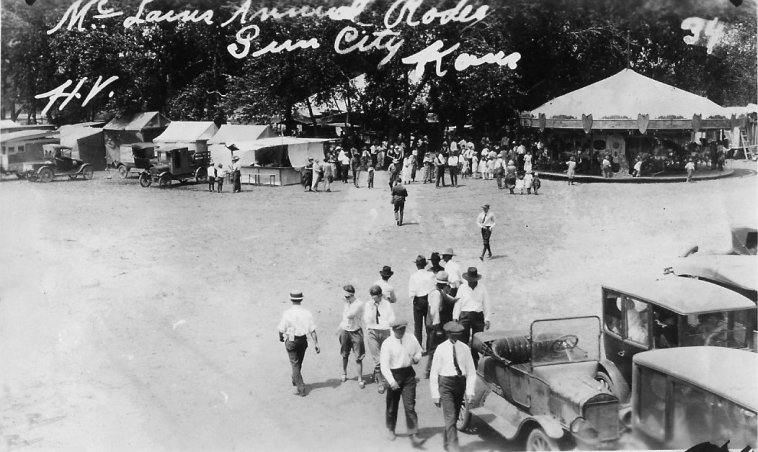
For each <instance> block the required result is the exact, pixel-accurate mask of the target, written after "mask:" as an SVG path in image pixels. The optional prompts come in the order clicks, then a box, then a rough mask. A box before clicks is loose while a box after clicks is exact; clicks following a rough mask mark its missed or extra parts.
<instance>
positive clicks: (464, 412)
mask: <svg viewBox="0 0 758 452" xmlns="http://www.w3.org/2000/svg"><path fill="white" fill-rule="evenodd" d="M469 425H471V410H470V409H469V406H468V403H466V401H465V400H464V401H463V404H462V405H461V411H460V413H458V420H457V421H456V422H455V427H456V428H457V429H458V430H460V431H465V430H466V429H467V428H468V427H469Z"/></svg>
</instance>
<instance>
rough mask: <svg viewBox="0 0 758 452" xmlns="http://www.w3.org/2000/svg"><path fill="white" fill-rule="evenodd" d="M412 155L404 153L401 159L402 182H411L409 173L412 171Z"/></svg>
mask: <svg viewBox="0 0 758 452" xmlns="http://www.w3.org/2000/svg"><path fill="white" fill-rule="evenodd" d="M412 160H413V156H412V155H406V156H405V158H404V159H403V184H410V183H411V173H412V171H413V162H412Z"/></svg>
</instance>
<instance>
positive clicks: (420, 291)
mask: <svg viewBox="0 0 758 452" xmlns="http://www.w3.org/2000/svg"><path fill="white" fill-rule="evenodd" d="M415 264H416V271H415V272H414V273H413V274H411V277H410V279H409V280H408V296H409V297H410V299H411V302H412V303H413V334H414V335H415V336H416V340H417V341H418V343H419V344H421V340H422V334H423V333H422V331H423V330H424V329H425V323H426V316H427V314H428V313H429V292H431V291H432V289H434V275H432V274H431V273H429V272H428V271H427V270H426V258H425V257H424V256H418V257H416V260H415ZM426 347H427V349H428V348H429V333H428V332H427V334H426Z"/></svg>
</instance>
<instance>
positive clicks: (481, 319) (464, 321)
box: [453, 267, 492, 365]
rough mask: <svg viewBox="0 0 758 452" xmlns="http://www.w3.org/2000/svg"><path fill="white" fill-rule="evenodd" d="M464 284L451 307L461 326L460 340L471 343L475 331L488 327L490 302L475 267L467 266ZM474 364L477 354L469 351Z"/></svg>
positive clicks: (487, 328)
mask: <svg viewBox="0 0 758 452" xmlns="http://www.w3.org/2000/svg"><path fill="white" fill-rule="evenodd" d="M463 279H464V280H465V281H466V284H465V285H463V286H461V287H460V288H459V289H458V293H457V297H458V302H457V303H455V306H454V307H453V319H454V320H456V321H459V322H460V324H461V325H462V326H463V337H462V340H463V341H465V342H467V343H468V344H469V345H471V343H472V341H473V338H474V335H475V334H476V333H479V332H482V331H486V330H489V329H490V317H491V315H492V302H491V301H490V295H489V292H488V291H487V288H485V287H484V286H483V285H482V283H481V282H479V280H480V279H482V275H481V274H480V273H479V271H478V270H477V269H476V267H469V268H468V271H467V272H466V273H464V274H463ZM471 357H472V358H473V359H474V365H476V364H478V362H479V354H478V353H477V352H475V351H474V350H472V351H471Z"/></svg>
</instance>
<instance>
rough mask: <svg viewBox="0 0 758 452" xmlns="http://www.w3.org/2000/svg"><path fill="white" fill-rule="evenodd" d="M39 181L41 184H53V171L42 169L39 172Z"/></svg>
mask: <svg viewBox="0 0 758 452" xmlns="http://www.w3.org/2000/svg"><path fill="white" fill-rule="evenodd" d="M38 180H39V181H40V182H52V180H53V170H51V169H50V168H42V169H41V170H39V177H38Z"/></svg>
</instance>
